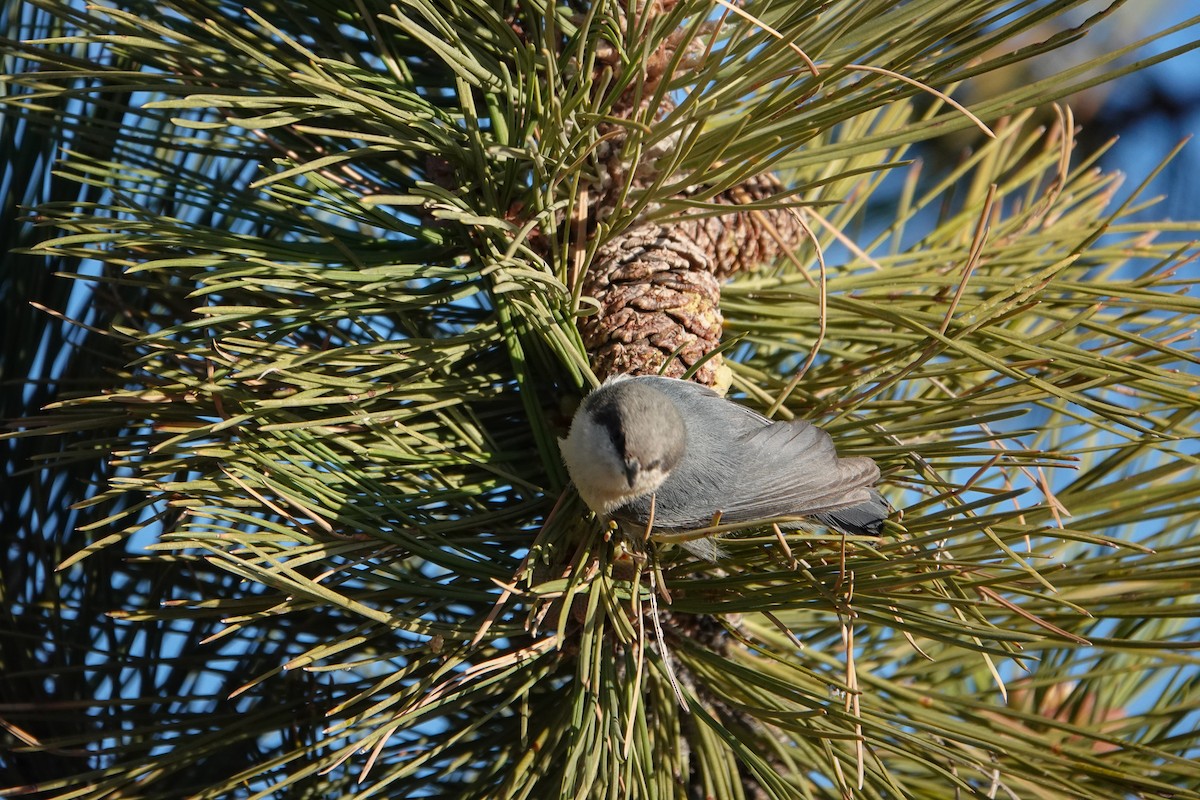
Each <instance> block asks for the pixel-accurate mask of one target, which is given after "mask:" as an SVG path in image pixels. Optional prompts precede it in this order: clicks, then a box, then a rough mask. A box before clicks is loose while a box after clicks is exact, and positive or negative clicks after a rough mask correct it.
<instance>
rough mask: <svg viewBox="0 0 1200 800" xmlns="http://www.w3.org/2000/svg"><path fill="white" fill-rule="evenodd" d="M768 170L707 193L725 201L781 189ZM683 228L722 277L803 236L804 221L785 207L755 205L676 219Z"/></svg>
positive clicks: (766, 259) (770, 257)
mask: <svg viewBox="0 0 1200 800" xmlns="http://www.w3.org/2000/svg"><path fill="white" fill-rule="evenodd" d="M782 189H783V185H782V184H781V183H780V182H779V179H778V178H776V177H775V176H774V175H772V174H770V173H764V174H762V175H757V176H755V177H754V178H751V179H750V180H748V181H746V182H745V183H741V184H738V185H737V186H734V187H733V188H732V189H729V190H727V191H725V192H722V193H721V194H719V195H717V196H716V197H714V198H713V202H715V203H722V204H729V205H731V206H739V205H745V204H747V203H753V202H757V201H760V200H765V199H767V198H769V197H771V196H773V195H776V194H778V193H779V192H780V191H782ZM682 227H683V228H684V234H683V235H685V236H687V237H688V239H690V240H691V241H692V242H695V244H696V246H697V247H699V248H701V249H702V250H704V252H705V255H706V256H707V257H708V263H709V265H710V267H709V268H710V269H711V270H712V272H713V274H714V275H716V276H717V278H719V279H720V280H725V279H727V278H730V277H732V276H734V275H736V274H737V273H739V272H749V271H750V270H754V269H757V268H758V267H760V266H762V265H763V264H768V263H771V262H773V261H776V260H778V259H779V257H780V256H781V255H783V253H785V252H789V251H791V250H794V249H796V248H797V247H798V246H799V245H800V243H801V242H803V241H804V237H805V232H804V227H803V226H802V225H801V224H800V220H799V218H798V217H797V215H796V212H795V211H792V210H791V209H786V208H784V209H765V210H764V209H756V210H752V211H737V212H736V213H729V214H722V215H721V216H697V217H695V218H694V219H689V220H686V221H684V222H683V223H682Z"/></svg>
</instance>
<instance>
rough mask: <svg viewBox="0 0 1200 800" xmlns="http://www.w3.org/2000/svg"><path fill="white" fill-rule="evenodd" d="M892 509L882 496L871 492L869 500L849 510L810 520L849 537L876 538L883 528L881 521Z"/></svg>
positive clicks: (828, 512) (816, 515) (830, 512)
mask: <svg viewBox="0 0 1200 800" xmlns="http://www.w3.org/2000/svg"><path fill="white" fill-rule="evenodd" d="M891 510H892V507H891V506H889V505H888V501H887V500H884V499H883V495H881V494H880V493H879V492H877V491H875V490H874V489H872V490H871V499H870V500H868V501H867V502H865V503H859V504H858V505H856V506H850V507H849V508H839V509H838V510H837V511H827V512H825V513H822V514H813V515H812V518H813V519H815V520H817V521H818V522H820V523H821V524H822V525H826V526H828V527H830V528H833V529H834V530H836V531H840V532H841V533H845V534H849V535H850V536H878V535H879V531H880V529H881V528H882V527H883V521H884V520H885V519H887V515H888V514H889V513H890V512H891Z"/></svg>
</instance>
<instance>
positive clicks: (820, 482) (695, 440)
mask: <svg viewBox="0 0 1200 800" xmlns="http://www.w3.org/2000/svg"><path fill="white" fill-rule="evenodd" d="M634 380H641V381H652V382H653V387H654V388H655V389H657V390H659V391H661V392H663V393H665V394H667V395H669V396H671V397H672V399H675V400H677V401H684V402H685V403H686V405H687V406H688V407H690V408H693V409H694V410H695V411H696V414H694V415H685V422H686V423H687V425H688V459H687V462H688V463H687V465H685V466H683V467H681V468H678V469H676V471H675V472H674V473H672V475H671V477H670V478H668V479H667V481H666V482H665V483H664V484H663V485H662V486H661V487H659V490H658V492H657V493H656V497H655V507H654V519H655V523H654V524H655V527H656V528H666V529H671V528H674V529H694V528H700V527H704V526H706V525H709V524H710V523H711V522H712V519H713V517H714V515H716V514H717V513H720V514H721V518H722V520H723V521H725V522H749V521H753V520H759V519H766V518H769V517H781V516H808V515H814V516H817V517H818V519H820V520H821V521H822V522H824V523H825V524H831V525H832V526H833V527H838V528H844V527H845V526H843V525H839V524H838V523H840V522H842V521H843V520H842V518H843V517H847V514H849V517H848V520H849V521H850V522H851V524H852V525H853V526H854V527H862V526H861V525H859V523H858V521H857V517H858V516H863V517H864V518H865V517H874V516H878V514H877V512H878V509H879V508H882V509H883V516H886V506H884V505H882V502H881V501H880V502H879V503H876V502H875V500H874V498H877V497H878V494H877V493H876V492H875V491H874V490H873V489H871V488H870V487H872V486H873V485H874V484H875V482H876V481H877V480H878V479H879V468H878V467H877V466H876V465H875V462H874V461H872V460H871V459H869V458H838V455H837V451H836V449H835V448H834V446H833V440H832V439H831V438H830V437H829V434H827V433H825V431H823V430H821V429H820V428H817V427H814V426H813V425H812V424H810V423H808V422H804V421H802V420H793V421H790V422H772V421H771V420H768V419H767V418H766V417H764V416H763V415H761V414H759V413H758V412H756V411H754V410H752V409H749V408H746V407H745V406H742V405H738V404H737V403H734V402H732V401H729V400H726V399H724V398H723V397H721V396H720V395H718V394H717V393H716V392H714V391H712V390H711V389H709V388H708V387H706V386H701V385H699V384H696V383H692V382H691V381H680V380H674V379H671V378H659V377H651V376H642V377H638V378H634ZM698 420H700V421H702V422H698ZM701 425H702V426H703V427H700V426H701ZM712 428H715V429H716V430H712ZM859 506H864V509H863V514H857V513H856V512H855V513H851V512H844V513H843V514H840V515H839V514H828V512H833V511H839V510H843V509H850V508H852V507H859ZM649 511H650V501H649V498H643V499H641V500H637V501H634V502H632V503H630V504H629V505H628V506H626V507H625V508H624V509H622V512H623V513H620V514H618V516H619V517H624V518H626V519H632V520H634V521H636V522H639V523H643V524H644V523H645V521H646V519H647V518H648V516H649ZM851 518H852V519H851ZM880 519H881V517H880ZM877 521H878V520H864V523H863V524H864V525H865V526H867V527H870V525H871V524H872V522H877ZM876 527H877V526H876ZM848 532H851V533H855V532H858V531H857V530H849V531H848Z"/></svg>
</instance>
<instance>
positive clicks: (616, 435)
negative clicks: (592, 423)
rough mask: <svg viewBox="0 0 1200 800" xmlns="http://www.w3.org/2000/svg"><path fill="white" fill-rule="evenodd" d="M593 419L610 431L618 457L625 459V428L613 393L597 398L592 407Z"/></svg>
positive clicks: (609, 434)
mask: <svg viewBox="0 0 1200 800" xmlns="http://www.w3.org/2000/svg"><path fill="white" fill-rule="evenodd" d="M593 397H595V395H593ZM592 417H593V418H594V419H595V420H596V424H598V425H600V426H602V427H603V428H604V429H605V430H606V431H608V436H609V438H610V439H612V443H613V446H614V447H616V448H617V455H619V456H621V457H622V458H623V457H624V456H625V426H624V425H623V424H622V423H621V412H620V411H619V410H618V409H617V403H616V398H614V397H613V396H612V393H611V392H606V393H604V394H603V395H601V396H600V397H595V402H594V403H593V405H592Z"/></svg>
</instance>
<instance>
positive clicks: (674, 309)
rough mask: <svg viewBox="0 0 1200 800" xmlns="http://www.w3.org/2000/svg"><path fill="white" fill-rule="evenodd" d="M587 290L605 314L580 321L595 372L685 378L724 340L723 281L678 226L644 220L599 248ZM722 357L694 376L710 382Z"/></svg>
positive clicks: (589, 272)
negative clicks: (712, 270)
mask: <svg viewBox="0 0 1200 800" xmlns="http://www.w3.org/2000/svg"><path fill="white" fill-rule="evenodd" d="M586 281H587V282H586V283H585V284H584V287H583V291H584V294H587V295H589V296H591V297H594V298H595V299H596V300H597V301H598V302H599V303H600V313H599V314H595V315H593V316H590V317H584V318H583V319H582V320H581V321H580V326H579V327H580V332H581V333H582V334H583V342H584V346H585V347H586V348H587V351H588V353H590V354H591V357H592V369H593V370H594V371H595V373H596V374H597V375H598V376H600V377H601V378H605V377H608V376H610V375H614V374H617V373H631V374H634V375H645V374H651V375H653V374H657V373H658V372H659V371H660V370H662V366H663V364H665V363H666V362H667V359H668V358H670V357H671V354H672V353H676V351H678V352H677V353H676V357H675V358H673V359H671V363H670V364H669V365H668V366H667V368H666V370H663V374H666V375H670V376H672V377H680V376H682V375H683V373H684V372H686V371H687V369H688V368H689V367H690V366H692V365H693V364H695V363H696V362H697V361H698V360H700V359H701V358H702V357H703V356H705V355H706V354H708V353H710V352H712V351H713V350H714V349H716V347H717V345H719V344H720V342H721V322H722V319H721V310H720V299H721V286H720V284H719V283H718V282H717V279H716V278H715V277H713V275H712V272H711V271H710V270H709V267H708V258H707V256H706V255H705V254H704V252H703V251H702V250H700V249H698V248H697V247H696V245H695V243H694V242H692V241H691V240H690V239H689V238H688V237H687V235H686V233H684V232H683V231H682V230H681V229H680V228H679V227H678V226H673V227H670V228H667V227H662V226H658V225H646V226H642V227H640V228H637V229H634V230H631V231H628V232H627V233H625V234H624V235H623V236H620V237H618V238H616V239H614V240H613V241H612V242H609V243H608V244H607V245H605V246H604V247H602V248H601V249H600V250H599V251H598V252H597V253H596V260H595V262H594V264H593V265H592V267H591V269H589V270H588V275H587V278H586ZM720 365H721V360H720V358H719V357H717V358H711V359H709V360H708V361H707V362H705V364H704V366H703V367H701V368H700V369H699V370H698V371H697V373H696V375H695V378H694V380H696V381H698V382H700V383H703V384H706V385H709V386H711V385H713V384H714V383H715V382H716V381H717V379H718V368H719V367H720Z"/></svg>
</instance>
